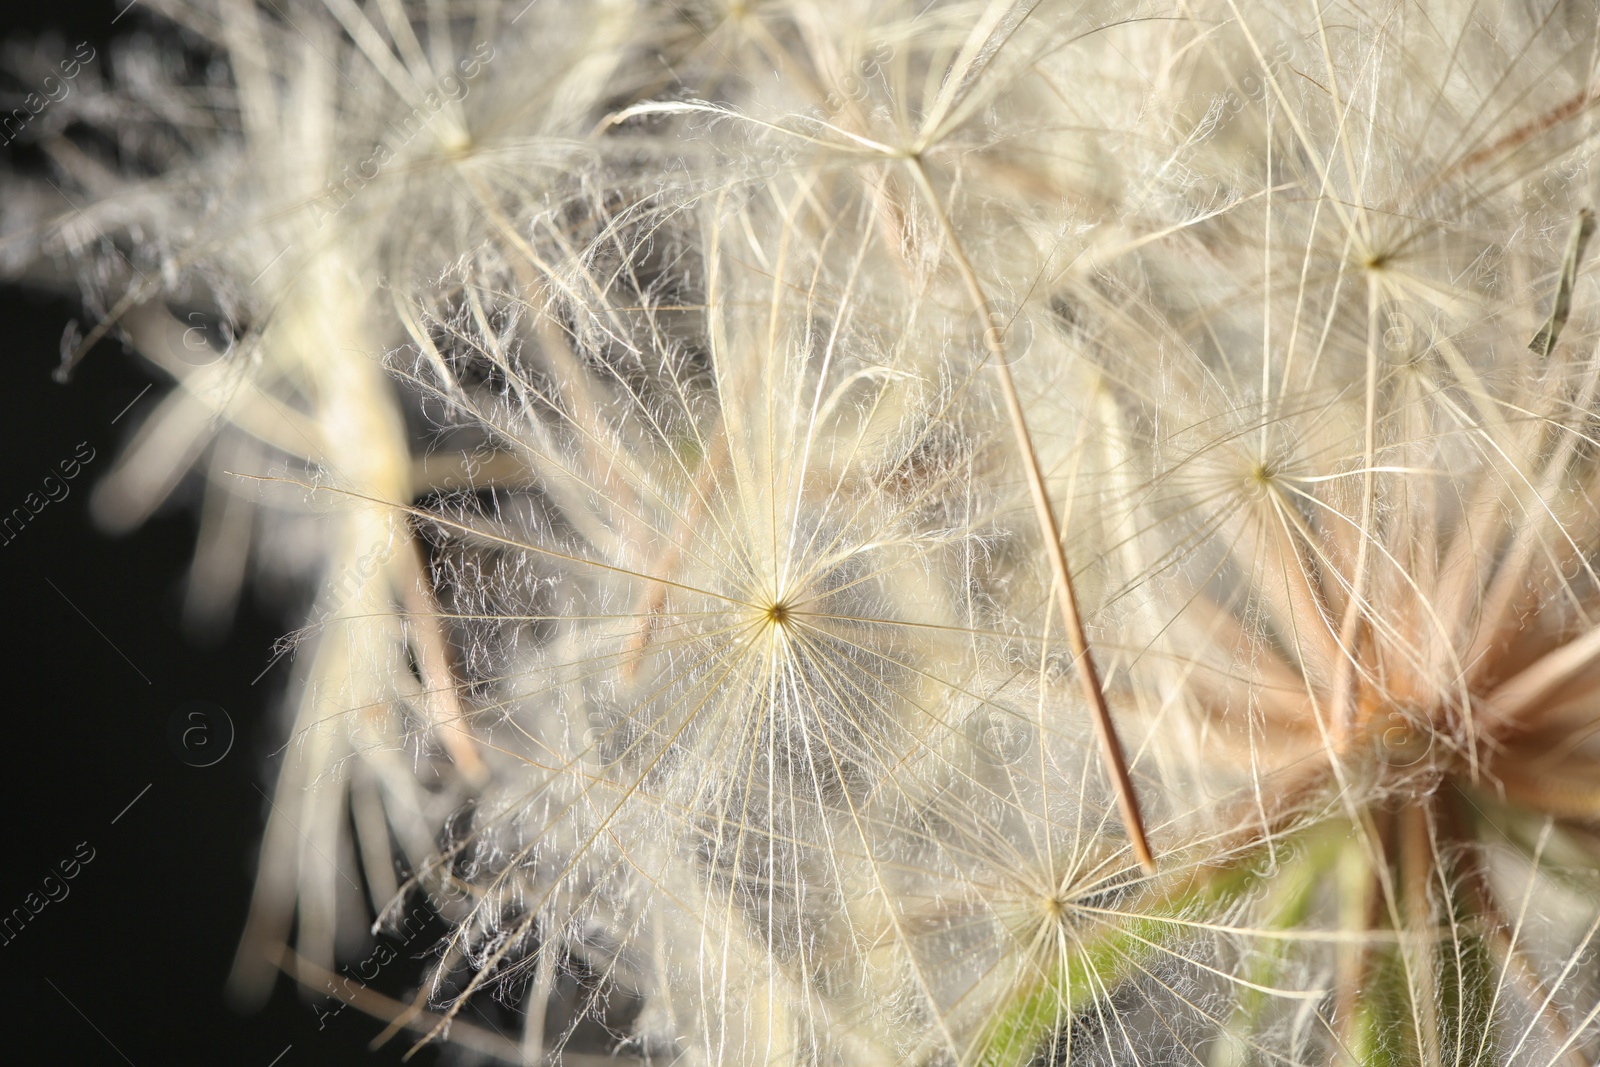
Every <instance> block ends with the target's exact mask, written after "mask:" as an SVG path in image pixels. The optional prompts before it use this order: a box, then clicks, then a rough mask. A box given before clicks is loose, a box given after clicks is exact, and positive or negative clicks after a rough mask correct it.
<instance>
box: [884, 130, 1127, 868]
mask: <svg viewBox="0 0 1600 1067" xmlns="http://www.w3.org/2000/svg"><path fill="white" fill-rule="evenodd" d="M906 162H907V164H908V166H909V167H910V170H911V175H912V177H913V178H914V179H915V180H916V183H917V185H918V187H919V188H920V189H921V190H922V193H923V196H924V197H926V199H927V201H928V205H929V208H930V210H932V211H933V213H934V217H935V218H936V219H937V220H938V223H939V229H940V230H941V231H943V233H944V236H945V237H946V239H947V240H948V241H949V244H950V251H951V254H952V256H953V257H954V259H955V263H956V268H957V269H958V270H959V271H960V273H961V279H962V281H963V282H964V283H965V284H966V287H967V293H968V295H969V296H970V297H971V299H972V305H973V310H974V311H975V312H976V313H977V314H978V317H979V319H980V320H981V321H982V322H983V323H984V332H983V342H984V346H985V347H986V348H988V350H989V356H990V359H991V361H992V362H993V363H994V368H995V373H996V374H997V375H998V377H999V379H1000V392H1001V395H1002V396H1004V397H1005V402H1006V412H1007V414H1008V415H1009V416H1010V419H1011V429H1012V432H1013V433H1014V434H1015V435H1016V440H1017V449H1018V450H1019V451H1020V452H1021V453H1022V466H1023V469H1024V470H1025V472H1026V473H1027V477H1028V490H1029V493H1030V494H1031V495H1032V497H1033V509H1034V512H1035V514H1036V516H1037V517H1038V520H1039V532H1040V534H1041V535H1042V536H1043V538H1044V544H1045V554H1046V555H1047V556H1048V557H1049V559H1050V567H1051V569H1052V570H1053V571H1054V572H1055V579H1056V585H1057V587H1058V589H1059V591H1060V594H1061V595H1060V596H1059V597H1057V598H1056V603H1057V604H1059V605H1060V606H1061V621H1062V624H1063V625H1064V626H1065V627H1066V631H1067V641H1068V642H1069V644H1070V645H1071V647H1072V655H1073V658H1074V660H1075V662H1076V663H1077V665H1078V679H1079V681H1080V683H1081V684H1082V688H1083V695H1084V698H1085V699H1086V700H1087V701H1088V703H1089V709H1090V712H1091V713H1092V714H1091V717H1092V718H1093V720H1094V728H1095V734H1096V736H1097V737H1098V738H1099V741H1100V755H1101V758H1102V759H1103V760H1104V762H1105V765H1106V770H1107V772H1108V773H1109V774H1110V775H1111V781H1112V785H1113V786H1114V788H1115V790H1116V794H1117V807H1118V809H1119V810H1120V812H1121V815H1122V825H1123V828H1124V829H1125V830H1126V831H1127V833H1128V840H1129V842H1130V843H1131V844H1132V845H1133V854H1134V856H1135V857H1136V858H1137V859H1138V861H1139V866H1140V867H1143V868H1144V870H1145V872H1146V873H1149V874H1154V873H1155V870H1156V860H1155V856H1154V854H1152V853H1151V851H1150V839H1149V836H1148V835H1147V834H1146V833H1145V827H1144V815H1143V813H1142V812H1141V811H1140V810H1139V797H1138V794H1137V793H1136V792H1135V791H1134V788H1133V776H1132V775H1131V774H1130V773H1129V772H1128V760H1127V756H1126V755H1125V754H1124V753H1123V749H1122V741H1121V739H1120V738H1119V737H1118V736H1117V728H1116V725H1115V724H1114V723H1113V722H1112V721H1111V709H1110V707H1109V706H1107V704H1106V697H1105V692H1104V691H1103V690H1102V688H1101V685H1100V673H1099V671H1098V670H1097V669H1096V668H1095V664H1094V657H1093V656H1092V655H1090V652H1089V638H1088V635H1087V634H1086V633H1085V632H1084V629H1083V618H1082V615H1081V614H1080V612H1079V610H1078V597H1077V593H1076V592H1075V591H1074V590H1073V586H1072V572H1071V570H1070V569H1069V568H1068V567H1067V553H1066V549H1065V548H1064V547H1063V546H1062V544H1061V529H1060V526H1059V524H1058V523H1057V522H1056V513H1055V507H1054V506H1053V505H1052V504H1051V503H1050V492H1049V489H1048V487H1047V486H1046V485H1045V481H1044V471H1043V470H1042V469H1040V466H1039V454H1038V452H1036V451H1035V450H1034V447H1033V437H1032V435H1031V434H1030V433H1029V432H1028V420H1027V416H1026V415H1025V414H1024V412H1023V410H1022V399H1021V397H1020V396H1018V394H1017V383H1016V381H1015V380H1014V379H1013V378H1012V376H1011V368H1010V367H1009V366H1008V365H1007V364H1006V353H1005V340H1004V336H1003V331H1002V330H1001V329H1000V327H999V326H997V325H995V323H994V321H993V319H992V315H993V308H992V305H991V304H990V303H989V297H988V296H987V295H986V294H985V293H984V291H983V285H982V283H981V282H980V281H979V280H978V274H977V271H975V270H974V269H973V267H972V263H971V261H970V260H968V259H967V256H966V253H965V252H964V251H962V248H961V244H960V242H959V241H957V240H956V234H955V228H954V227H953V226H951V224H950V217H949V216H948V215H947V214H946V213H945V210H944V204H943V203H942V202H941V201H940V200H939V197H938V194H937V193H936V192H935V191H934V188H933V183H932V182H931V181H929V180H928V173H927V171H926V169H924V167H923V165H922V159H921V158H920V157H918V156H911V157H909V158H908V159H907V161H906Z"/></svg>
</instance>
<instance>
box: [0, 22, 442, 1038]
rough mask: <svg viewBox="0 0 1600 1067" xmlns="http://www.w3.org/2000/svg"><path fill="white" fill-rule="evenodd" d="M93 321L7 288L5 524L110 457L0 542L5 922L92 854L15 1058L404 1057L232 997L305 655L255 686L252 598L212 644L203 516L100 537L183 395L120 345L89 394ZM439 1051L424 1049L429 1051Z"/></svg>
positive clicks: (12, 27) (12, 1028) (24, 966)
mask: <svg viewBox="0 0 1600 1067" xmlns="http://www.w3.org/2000/svg"><path fill="white" fill-rule="evenodd" d="M126 5H127V0H117V2H116V3H110V2H96V3H86V2H73V3H48V4H27V5H22V4H17V3H15V0H13V2H12V3H10V4H8V5H4V6H0V38H3V37H13V38H17V37H21V38H31V37H33V36H34V35H36V34H38V33H39V32H40V31H42V30H51V31H53V32H54V33H55V34H57V35H58V41H57V43H60V42H65V45H66V47H67V49H68V51H70V49H71V47H72V46H73V45H75V44H76V43H77V42H78V41H82V40H87V41H89V42H91V43H92V44H95V45H97V46H101V47H103V44H104V42H106V41H107V40H109V39H110V38H111V37H113V36H114V35H117V34H119V33H124V32H129V31H130V30H131V31H137V30H140V29H141V28H142V29H146V30H148V29H149V28H150V27H152V26H155V25H156V23H154V22H153V21H152V20H151V19H149V18H148V17H147V16H145V15H144V14H143V13H142V12H140V11H139V10H138V8H137V6H135V7H134V8H133V9H132V10H131V11H129V12H128V13H127V14H126V15H125V16H124V17H121V18H120V19H118V21H117V22H116V24H115V25H113V24H112V20H113V19H114V18H117V13H118V11H119V10H121V9H122V8H123V7H124V6H126ZM102 54H103V52H102ZM0 95H4V96H5V97H6V99H0V109H9V108H11V107H13V106H16V105H17V104H19V103H20V97H19V98H18V99H15V100H13V99H9V98H10V97H12V96H18V95H19V94H17V93H16V92H15V91H14V86H7V87H6V88H4V89H3V90H0ZM28 152H29V150H28V149H27V148H26V147H25V146H24V147H21V148H17V147H14V146H8V147H0V164H4V165H5V166H7V167H9V168H18V167H22V168H26V167H30V166H36V165H37V159H36V158H30V157H29V155H28ZM0 175H3V171H0ZM3 181H4V178H3V176H0V182H3ZM4 195H5V190H4V186H3V185H0V196H4ZM73 318H79V319H82V318H83V311H82V308H81V307H80V306H79V305H78V303H77V302H76V301H75V300H74V299H73V298H72V295H71V294H61V293H56V294H51V293H48V292H45V291H43V290H38V289H30V288H27V287H19V286H9V287H4V286H0V325H3V327H4V329H3V332H0V338H3V342H4V350H3V354H0V358H3V359H4V361H5V363H4V365H5V368H6V371H7V373H6V375H5V393H4V396H3V399H0V404H3V415H4V417H3V418H0V426H3V430H0V433H3V434H4V445H3V449H4V451H3V455H4V463H3V470H0V514H9V513H10V511H11V509H12V508H14V507H18V506H21V505H22V503H23V500H24V498H25V497H26V496H27V495H28V494H29V493H34V492H38V491H39V490H40V488H41V482H42V481H43V479H44V478H45V477H46V476H47V475H50V474H52V473H56V470H57V464H58V463H59V461H61V460H64V459H68V458H70V457H71V456H72V455H73V453H74V450H75V449H76V448H77V447H78V446H79V443H80V442H87V443H88V445H89V446H90V447H92V448H93V449H94V450H95V458H94V459H93V461H92V462H90V463H89V464H88V465H87V467H86V468H85V469H84V470H83V472H82V473H81V474H80V475H79V476H78V477H77V479H76V480H75V481H73V482H71V483H70V486H71V493H70V495H69V496H68V497H67V498H66V499H64V500H62V501H61V502H59V503H51V504H50V505H48V506H47V507H46V508H44V509H43V510H42V511H41V512H40V513H39V514H38V515H37V516H36V517H34V519H33V520H32V521H31V522H30V523H29V524H28V526H27V527H26V528H24V529H23V530H22V532H21V534H20V536H18V537H16V538H15V539H14V540H13V541H11V542H10V543H8V544H3V545H0V583H3V585H0V588H3V590H4V593H3V601H0V602H3V603H4V604H5V605H6V606H8V608H9V615H10V618H9V620H8V622H7V624H6V625H5V626H4V627H3V630H0V633H3V635H4V636H3V637H0V642H3V644H0V650H3V653H0V654H3V656H4V663H5V664H6V667H7V669H9V671H10V677H9V682H10V684H9V685H6V686H5V688H4V694H5V696H4V703H3V705H0V707H3V710H0V715H3V716H4V726H3V727H0V744H3V746H4V757H3V760H0V768H3V781H4V805H5V811H6V813H7V818H6V819H5V822H4V842H5V843H4V852H3V856H4V859H3V860H0V915H4V914H9V913H10V912H11V910H12V909H13V908H16V907H21V906H23V902H24V899H25V898H26V897H27V896H28V894H29V893H30V892H38V891H40V889H41V883H42V881H43V880H44V879H45V878H46V876H48V875H50V874H52V873H54V872H55V871H56V868H57V864H58V863H59V862H60V861H61V860H64V859H67V858H69V857H71V856H72V855H73V852H74V850H75V849H76V848H78V846H79V844H80V843H81V842H87V843H88V845H89V846H90V847H92V848H93V849H94V859H93V860H92V862H90V863H89V864H88V865H86V866H84V867H83V868H82V869H81V871H80V872H79V874H78V875H77V877H76V878H75V879H73V880H72V881H71V882H70V883H67V884H68V886H69V888H70V893H69V895H68V896H67V897H66V898H65V899H62V900H60V901H59V902H54V903H50V904H49V905H47V906H46V907H45V908H44V909H43V910H42V911H41V912H40V913H39V914H38V915H37V916H36V917H35V918H34V919H33V920H32V921H31V922H30V923H29V924H28V925H27V926H26V927H24V928H23V929H22V930H21V932H20V934H19V935H18V936H16V938H15V939H14V940H12V941H11V942H10V943H7V944H3V945H0V981H3V983H4V985H3V990H0V995H3V997H4V1005H5V1014H6V1017H7V1022H6V1024H5V1026H4V1035H3V1036H0V1060H4V1061H7V1062H13V1063H19V1062H32V1063H71V1064H102V1063H103V1064H133V1065H136V1067H147V1065H154V1064H164V1063H191V1062H192V1063H227V1064H238V1065H242V1067H305V1065H308V1064H333V1063H339V1064H386V1063H397V1062H400V1057H401V1055H402V1054H403V1053H404V1052H405V1051H406V1049H407V1048H408V1047H409V1046H410V1043H411V1042H410V1041H409V1040H408V1039H407V1038H406V1036H404V1035H402V1036H401V1037H400V1038H397V1039H396V1040H395V1041H393V1042H392V1043H391V1044H390V1045H389V1046H387V1047H385V1048H384V1049H381V1050H379V1051H377V1052H371V1051H368V1049H367V1045H368V1042H369V1041H370V1040H371V1039H372V1038H373V1036H374V1035H376V1034H377V1033H378V1032H379V1030H381V1029H382V1025H381V1024H380V1023H378V1022H376V1021H374V1020H372V1019H370V1018H368V1017H364V1016H362V1015H360V1014H359V1013H358V1012H357V1011H355V1010H354V1009H348V1010H345V1011H344V1012H342V1013H341V1014H339V1015H338V1016H337V1017H333V1018H330V1019H327V1020H326V1022H325V1025H323V1024H319V1016H318V1009H319V1008H321V1009H326V1008H328V1007H329V1006H330V1005H331V1003H332V1002H330V1001H329V1000H328V998H326V997H307V996H306V995H304V994H302V993H301V992H299V991H297V990H296V989H295V988H294V987H293V986H292V984H291V983H290V982H289V981H288V980H287V979H281V980H280V982H279V984H278V987H277V989H276V990H275V992H274V994H273V997H272V999H271V1001H270V1003H269V1004H268V1005H267V1006H266V1007H265V1008H264V1009H262V1010H260V1011H256V1012H241V1011H238V1010H236V1009H235V1008H233V1007H232V1006H230V1004H229V1003H228V1001H227V1000H226V998H225V996H224V991H223V987H224V982H225V979H226V976H227V973H228V969H229V966H230V964H231V962H232V958H233V953H234V949H235V946H236V944H237V939H238V935H239V932H240V930H241V929H242V927H243V924H244V918H245V914H246V909H247V906H248V901H249V892H250V886H251V881H252V878H253V875H254V866H255V850H256V842H257V839H258V836H259V834H260V832H261V828H262V826H263V825H264V823H265V809H266V800H265V793H264V792H263V791H265V792H270V791H271V783H272V781H273V778H274V776H275V769H276V767H277V765H278V763H279V761H280V760H281V759H282V752H281V748H282V745H283V740H284V738H283V736H282V734H283V729H284V727H283V725H282V724H281V722H280V721H279V719H278V716H277V715H276V707H277V703H278V700H279V698H280V697H281V696H282V693H283V691H284V687H285V685H286V684H287V679H288V671H287V669H286V664H282V663H280V664H279V665H277V666H276V667H274V668H273V669H272V670H271V671H269V672H268V673H267V674H266V676H265V677H264V678H262V679H261V680H260V682H258V683H255V684H252V680H253V679H255V678H256V676H257V675H258V674H260V673H261V671H262V669H263V668H264V667H266V666H267V664H268V662H269V660H270V659H271V646H272V644H273V642H274V640H275V639H276V638H278V637H280V636H281V635H282V634H283V633H284V632H285V631H286V630H288V629H289V628H290V627H291V626H292V625H293V623H294V620H293V619H291V618H289V617H287V616H286V615H285V614H284V612H283V610H282V608H281V606H278V605H270V606H269V605H263V604H261V603H259V602H257V601H254V600H251V599H248V598H247V600H246V602H245V603H244V604H243V605H242V608H241V611H240V613H239V615H238V617H237V618H236V620H235V622H234V625H233V627H232V628H231V630H230V631H229V632H227V633H226V634H218V635H214V637H215V639H214V640H213V641H211V642H209V643H204V644H197V643H195V642H193V641H190V640H189V639H187V638H186V637H185V635H184V632H183V629H182V626H181V625H180V618H179V615H180V605H181V597H182V588H183V585H182V583H183V579H184V574H185V569H186V566H187V563H188V560H189V557H190V554H191V551H192V548H193V543H194V535H195V523H194V519H193V516H192V515H191V514H190V512H189V511H188V509H187V508H185V507H183V506H181V505H174V506H170V507H168V508H166V509H164V510H163V512H162V513H161V514H159V515H158V516H157V517H156V518H155V519H154V520H153V521H151V522H150V523H148V524H147V525H146V526H144V527H143V528H141V529H140V530H138V531H137V532H135V533H133V534H131V535H129V536H126V537H120V538H112V537H108V536H106V535H104V534H102V533H100V532H99V531H97V530H96V529H95V528H94V526H93V524H92V522H91V521H90V518H89V515H88V508H87V500H88V496H89V489H90V487H91V486H92V485H93V483H94V482H95V481H96V480H97V479H98V478H100V477H102V476H104V474H105V473H106V472H107V471H108V470H109V469H110V468H111V465H112V462H113V460H114V457H115V456H116V455H117V454H118V452H119V451H120V446H121V445H122V444H123V443H125V442H126V440H127V437H128V435H129V433H130V432H131V430H132V429H133V428H134V427H135V426H136V425H137V424H138V422H139V420H140V419H141V418H142V417H143V415H144V414H145V413H147V412H148V410H149V408H150V406H151V405H152V404H153V403H154V402H155V401H156V400H157V398H158V397H159V396H160V395H161V394H162V393H163V392H164V390H165V388H166V383H165V381H163V380H161V377H160V375H159V374H158V373H157V372H155V371H153V370H150V369H148V368H147V367H145V366H143V365H142V364H141V363H140V362H139V361H138V360H137V358H136V357H134V356H133V355H131V354H129V353H128V352H126V351H124V350H123V348H122V346H121V345H120V344H118V343H116V342H114V341H106V342H102V343H101V344H100V345H99V346H98V347H96V348H95V349H94V350H93V351H92V352H91V353H90V354H89V356H88V357H87V359H86V360H85V362H84V363H83V364H82V366H81V367H80V369H79V371H78V373H77V374H76V375H75V376H74V378H73V381H72V382H71V383H70V384H68V385H60V384H57V383H56V382H54V381H53V380H52V378H51V372H52V371H53V370H54V369H55V367H56V365H57V362H58V353H59V347H60V339H61V335H62V331H63V328H64V327H65V326H66V324H67V322H68V321H69V320H70V319H73ZM152 385H153V387H151V388H149V389H148V391H145V390H146V387H149V386H152ZM141 392H143V395H142V397H141V395H140V394H141ZM130 404H131V408H130V407H129V405H130ZM124 409H127V410H126V412H125V413H124ZM119 413H121V417H120V418H119V417H118V416H119ZM191 700H205V701H210V702H213V703H214V704H216V705H220V706H221V707H222V708H224V709H225V710H226V711H227V713H228V716H229V718H231V720H232V723H233V725H234V727H235V729H236V738H235V741H234V743H233V747H232V749H231V751H230V752H229V753H228V755H227V756H226V758H224V759H222V760H221V762H219V763H217V764H216V765H215V766H211V767H204V768H199V767H193V766H189V765H186V764H185V763H184V762H182V761H181V760H180V759H179V757H178V752H177V751H175V748H174V746H173V745H172V744H171V743H170V741H169V736H168V735H169V724H170V722H171V720H172V719H173V716H174V715H175V714H176V713H177V712H178V709H179V708H180V707H181V706H183V705H184V704H185V703H186V702H188V701H191ZM135 798H137V799H135ZM130 803H131V805H132V806H131V807H130V806H129V805H130ZM114 820H115V821H114ZM416 967H417V968H418V970H419V971H420V968H421V967H422V963H421V962H418V963H416ZM440 1058H441V1057H440V1056H439V1054H438V1052H437V1051H436V1050H433V1049H426V1050H424V1051H422V1052H421V1053H419V1054H418V1055H417V1056H416V1057H415V1058H413V1060H412V1061H411V1062H413V1063H421V1064H428V1063H433V1062H438V1061H440Z"/></svg>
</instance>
